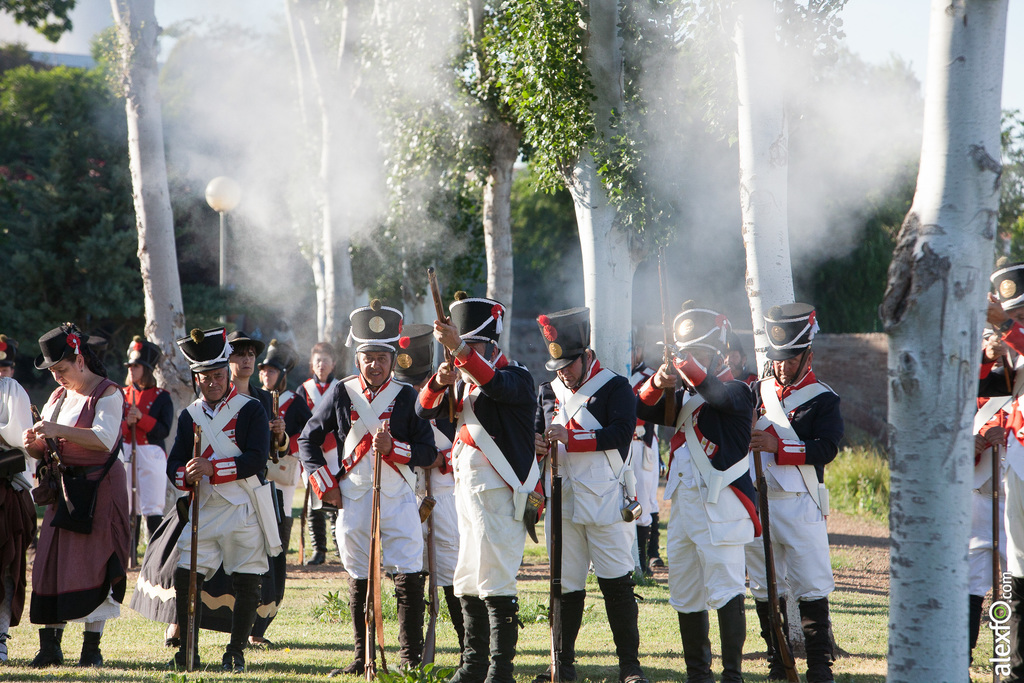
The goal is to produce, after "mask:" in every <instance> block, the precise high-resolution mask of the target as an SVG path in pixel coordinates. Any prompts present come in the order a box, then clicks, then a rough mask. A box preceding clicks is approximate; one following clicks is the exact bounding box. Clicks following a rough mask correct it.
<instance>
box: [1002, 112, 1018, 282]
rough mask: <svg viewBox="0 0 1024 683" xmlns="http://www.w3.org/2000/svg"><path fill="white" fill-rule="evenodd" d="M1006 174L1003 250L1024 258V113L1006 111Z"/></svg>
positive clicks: (1003, 183) (1014, 256)
mask: <svg viewBox="0 0 1024 683" xmlns="http://www.w3.org/2000/svg"><path fill="white" fill-rule="evenodd" d="M1002 146H1003V159H1002V161H1003V174H1002V181H1001V182H1002V187H1001V193H1000V195H999V235H998V238H997V240H998V241H997V245H998V248H999V251H1000V252H1002V253H1005V254H1007V255H1008V256H1009V257H1010V259H1011V260H1012V261H1014V262H1016V261H1024V116H1022V115H1021V113H1020V111H1018V110H1016V109H1015V110H1013V111H1005V112H1003V130H1002Z"/></svg>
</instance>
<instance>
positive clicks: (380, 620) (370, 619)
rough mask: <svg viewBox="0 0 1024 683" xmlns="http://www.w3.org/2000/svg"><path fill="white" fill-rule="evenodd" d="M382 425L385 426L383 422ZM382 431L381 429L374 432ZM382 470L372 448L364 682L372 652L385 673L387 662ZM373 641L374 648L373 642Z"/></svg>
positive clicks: (373, 671) (373, 666)
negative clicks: (382, 593) (382, 591)
mask: <svg viewBox="0 0 1024 683" xmlns="http://www.w3.org/2000/svg"><path fill="white" fill-rule="evenodd" d="M385 425H386V423H385ZM385 430H386V426H381V427H380V428H379V429H378V430H377V433H378V434H380V433H382V432H384V431H385ZM383 467H384V454H383V453H381V452H380V450H379V449H377V448H374V449H373V503H372V509H371V512H370V570H369V580H368V581H367V582H366V583H367V590H366V609H365V615H366V680H368V681H372V680H373V679H374V678H376V677H377V656H376V650H380V667H381V669H383V670H384V673H388V663H387V660H386V659H385V658H384V613H383V611H382V610H381V600H380V581H381V576H380V560H381V550H380V475H381V470H382V469H383ZM375 641H376V648H375V647H374V643H375Z"/></svg>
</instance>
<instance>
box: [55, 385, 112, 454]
mask: <svg viewBox="0 0 1024 683" xmlns="http://www.w3.org/2000/svg"><path fill="white" fill-rule="evenodd" d="M88 400H89V397H88V396H83V395H81V394H76V393H75V392H73V391H69V392H67V398H65V399H64V405H62V406H61V407H60V414H59V415H58V416H57V424H62V425H66V426H68V427H74V426H75V423H76V422H78V416H79V415H81V414H82V409H83V408H85V404H86V402H87V401H88ZM55 407H56V404H55V403H54V402H53V401H52V400H51V401H50V402H49V403H47V404H46V406H44V407H43V419H44V420H50V419H51V416H52V415H53V410H54V408H55ZM123 417H124V394H123V393H121V392H120V391H115V392H114V393H112V394H110V395H109V396H104V397H102V398H100V400H98V401H96V416H95V417H94V418H93V421H92V427H91V429H92V432H93V434H95V435H96V436H97V438H99V440H100V442H101V443H102V444H103V445H104V446H105V447H106V449H107V450H108V451H109V450H111V449H113V448H114V445H115V444H116V443H117V440H118V439H119V438H121V420H122V418H123Z"/></svg>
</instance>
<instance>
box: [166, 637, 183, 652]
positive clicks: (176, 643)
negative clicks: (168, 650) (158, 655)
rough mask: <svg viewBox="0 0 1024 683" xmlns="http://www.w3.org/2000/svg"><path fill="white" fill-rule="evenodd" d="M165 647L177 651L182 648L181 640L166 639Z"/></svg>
mask: <svg viewBox="0 0 1024 683" xmlns="http://www.w3.org/2000/svg"><path fill="white" fill-rule="evenodd" d="M164 647H173V648H174V649H175V650H177V649H178V648H179V647H181V638H164Z"/></svg>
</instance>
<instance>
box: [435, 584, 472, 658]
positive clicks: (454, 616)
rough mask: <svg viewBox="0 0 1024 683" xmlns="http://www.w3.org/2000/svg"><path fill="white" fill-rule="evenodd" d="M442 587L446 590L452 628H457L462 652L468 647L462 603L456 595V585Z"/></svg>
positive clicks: (456, 632) (445, 595)
mask: <svg viewBox="0 0 1024 683" xmlns="http://www.w3.org/2000/svg"><path fill="white" fill-rule="evenodd" d="M441 589H442V590H443V591H444V601H445V603H446V604H447V605H448V616H450V617H451V620H452V628H454V629H455V635H456V636H458V637H459V652H462V650H463V649H465V647H466V628H465V626H464V625H463V621H462V603H461V602H459V599H458V598H457V597H455V587H454V586H442V587H441Z"/></svg>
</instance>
